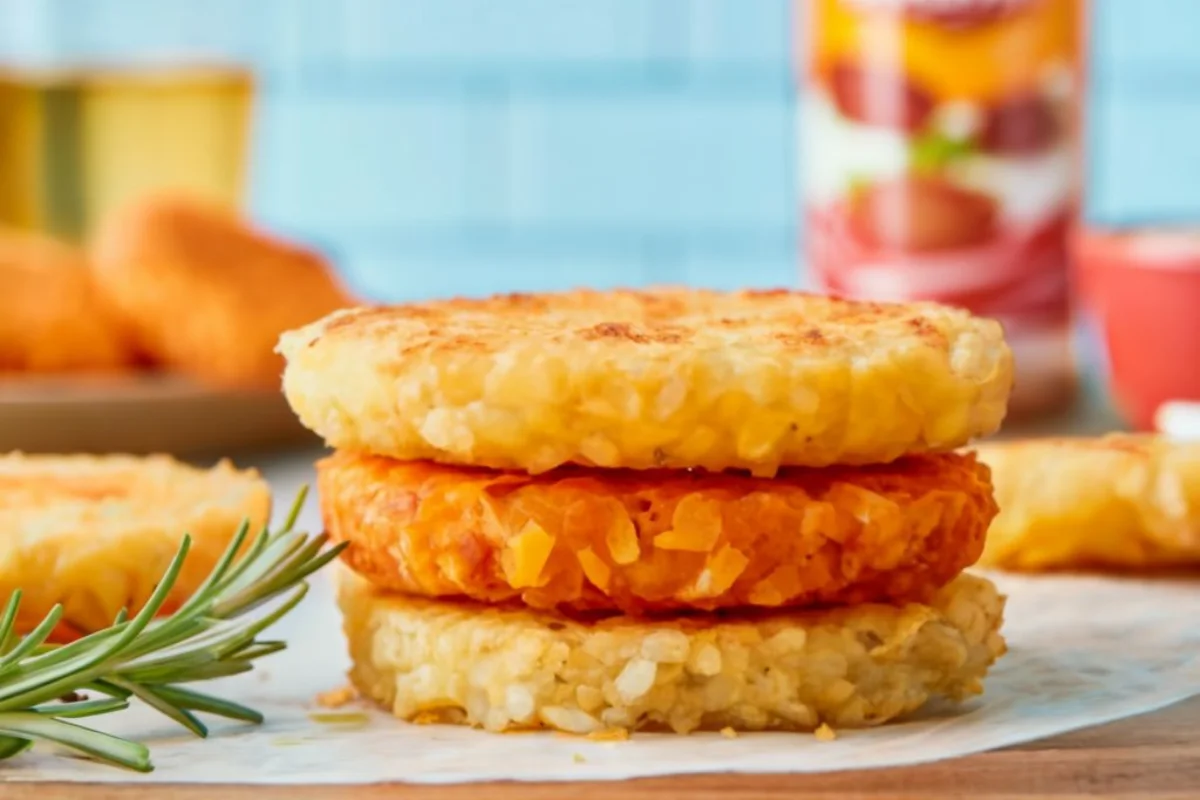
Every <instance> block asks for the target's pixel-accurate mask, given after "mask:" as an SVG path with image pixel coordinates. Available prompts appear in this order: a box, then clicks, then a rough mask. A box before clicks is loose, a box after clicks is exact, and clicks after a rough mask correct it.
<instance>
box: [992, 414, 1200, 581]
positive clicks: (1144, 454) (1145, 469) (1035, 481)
mask: <svg viewBox="0 0 1200 800" xmlns="http://www.w3.org/2000/svg"><path fill="white" fill-rule="evenodd" d="M979 456H980V458H981V459H983V460H984V461H986V462H987V463H988V464H989V465H991V467H992V474H993V476H994V480H995V483H996V499H997V501H998V503H999V505H1000V514H999V516H998V517H997V518H996V521H995V523H994V524H993V525H992V530H991V532H990V533H989V534H988V541H987V548H986V550H985V551H984V554H983V557H982V558H981V563H983V564H986V565H988V566H994V567H1001V568H1006V569H1013V570H1054V569H1076V568H1103V569H1139V568H1150V567H1182V566H1196V565H1200V444H1197V443H1182V442H1172V441H1170V440H1167V439H1165V438H1161V437H1158V436H1153V435H1130V434H1113V435H1109V436H1104V437H1100V438H1079V439H1061V438H1058V439H1030V440H1025V441H1014V442H998V443H992V444H988V445H986V446H981V447H980V448H979Z"/></svg>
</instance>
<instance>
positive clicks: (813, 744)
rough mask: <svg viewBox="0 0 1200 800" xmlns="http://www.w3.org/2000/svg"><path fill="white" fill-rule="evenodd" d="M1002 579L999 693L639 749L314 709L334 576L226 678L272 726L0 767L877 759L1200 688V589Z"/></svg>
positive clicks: (992, 738) (502, 773) (635, 743)
mask: <svg viewBox="0 0 1200 800" xmlns="http://www.w3.org/2000/svg"><path fill="white" fill-rule="evenodd" d="M992 577H993V578H994V579H995V580H996V581H997V583H998V584H999V585H1000V587H1001V588H1002V589H1003V590H1004V591H1005V592H1007V593H1008V595H1009V606H1008V614H1007V616H1008V622H1007V624H1006V628H1005V629H1006V631H1007V637H1008V640H1009V645H1010V652H1009V654H1008V655H1007V656H1005V657H1004V658H1003V659H1001V661H1000V662H999V663H998V664H997V665H996V667H995V669H994V671H993V672H992V674H991V675H990V677H989V678H988V680H987V684H986V686H987V691H986V693H985V694H984V696H983V697H981V698H979V699H978V700H976V701H974V702H972V703H969V704H967V705H965V706H963V707H959V708H935V709H930V710H929V711H928V712H927V713H925V714H924V715H923V718H920V719H915V720H913V721H910V722H905V723H902V724H895V725H888V726H884V727H882V728H877V729H873V730H868V731H842V732H840V735H839V737H838V738H837V739H836V740H835V741H831V742H822V741H818V740H817V739H816V738H815V737H813V736H811V735H808V734H781V733H773V734H754V735H741V736H739V737H737V738H735V739H726V738H724V737H722V736H720V735H716V734H693V735H691V736H687V737H680V736H672V735H663V734H658V735H649V734H647V735H641V734H639V735H634V736H633V737H632V738H631V739H630V740H628V741H624V742H594V741H589V740H586V739H579V738H574V737H564V736H561V735H555V734H540V733H538V734H533V733H530V734H513V735H495V734H487V733H482V732H478V731H472V730H466V729H461V728H455V727H449V726H419V725H409V724H405V723H402V722H399V721H396V720H394V719H392V718H390V717H388V716H386V715H384V714H382V713H380V712H376V711H373V710H370V709H367V708H366V707H365V706H361V707H360V706H359V705H357V704H355V705H352V706H349V707H344V708H342V709H339V711H338V712H337V714H338V715H344V716H345V717H346V718H347V720H348V721H344V722H334V721H331V720H332V719H333V718H334V717H331V716H330V712H328V711H327V710H326V709H320V708H318V707H316V705H315V704H314V702H313V698H314V696H315V695H316V694H317V693H319V692H322V691H325V690H329V689H332V688H336V687H338V686H339V685H341V684H343V683H344V680H343V678H342V674H343V672H344V670H345V667H346V660H345V656H344V655H343V652H342V643H341V638H340V634H339V631H338V619H337V613H336V611H335V610H334V607H333V600H332V596H331V595H332V591H331V587H330V586H329V581H328V580H326V579H321V580H319V581H318V582H317V584H316V585H315V586H314V590H315V591H314V592H313V594H312V595H311V596H310V597H309V599H308V600H307V601H306V602H305V604H304V605H303V606H302V607H301V608H300V609H298V610H297V612H296V613H295V615H294V616H292V617H290V618H289V619H287V620H285V622H284V623H283V624H282V626H281V628H282V630H279V631H278V633H281V634H284V635H285V636H287V638H288V639H289V640H290V641H291V642H292V643H293V644H292V649H290V650H288V651H286V652H285V653H283V654H280V655H278V656H274V657H272V658H270V659H268V660H265V661H263V662H262V664H263V666H262V667H261V668H260V669H259V670H258V671H257V672H255V673H250V674H248V675H243V676H238V677H236V678H232V679H229V680H226V681H222V682H221V684H220V685H219V689H220V692H219V693H221V694H223V695H225V696H228V697H230V698H231V699H235V700H238V701H241V702H245V703H248V704H250V705H252V706H254V707H256V708H258V709H260V710H262V711H263V712H265V713H266V715H267V722H266V724H264V725H263V726H261V727H250V726H243V725H237V724H223V723H215V724H214V725H213V726H212V735H211V738H209V739H208V740H207V741H199V740H196V739H193V738H191V737H190V736H189V735H187V734H185V733H182V732H180V731H179V730H178V729H175V728H173V727H172V726H171V725H170V724H169V723H167V722H165V721H164V720H162V719H161V718H159V717H157V716H155V715H154V714H153V713H151V712H149V711H147V710H145V709H136V710H131V711H129V712H125V713H123V714H120V715H114V716H113V717H112V718H109V719H105V718H100V719H98V720H96V722H97V723H98V724H100V723H103V727H104V728H105V729H106V730H109V731H112V732H115V733H120V734H122V735H125V736H131V737H137V738H140V739H142V740H143V741H146V742H147V743H148V744H150V746H151V748H152V752H153V756H154V763H155V765H156V770H155V772H153V773H151V774H149V775H145V776H143V775H134V774H132V773H128V772H124V771H120V770H115V769H112V768H105V767H101V766H97V765H95V764H91V763H88V762H86V761H82V760H76V759H62V758H55V757H54V756H53V754H51V753H48V752H42V753H39V752H37V750H36V749H35V751H33V752H32V753H30V754H27V755H24V756H22V757H19V758H18V759H16V760H13V761H10V762H8V763H7V764H5V765H3V766H0V780H2V779H8V780H71V781H131V780H132V781H137V782H201V783H204V782H210V783H211V782H250V783H300V784H312V783H341V782H345V783H371V782H381V781H393V780H403V781H411V782H422V783H449V782H463V781H482V780H489V779H508V780H597V779H620V778H632V777H645V776H653V775H671V774H684V773H700V772H745V773H754V772H759V773H769V772H821V771H831V770H839V769H863V768H868V767H883V766H895V765H903V764H915V763H919V762H925V761H932V760H936V759H943V758H951V757H954V756H960V755H965V754H968V753H974V752H978V751H982V750H990V749H994V748H998V747H1004V746H1006V745H1011V744H1016V743H1019V742H1025V741H1029V740H1033V739H1037V738H1041V737H1046V736H1051V735H1054V734H1057V733H1062V732H1065V731H1068V730H1072V729H1076V728H1080V727H1084V726H1088V725H1094V724H1098V723H1103V722H1107V721H1111V720H1114V719H1119V718H1121V717H1127V716H1131V715H1134V714H1139V713H1142V712H1146V711H1151V710H1154V709H1157V708H1161V707H1163V706H1165V705H1168V704H1170V703H1172V702H1175V701H1178V700H1181V699H1183V698H1185V697H1188V696H1190V695H1192V694H1195V693H1200V622H1197V621H1198V620H1200V583H1197V582H1190V583H1189V582H1184V581H1170V582H1145V581H1132V580H1117V579H1099V578H1023V577H1022V578H1015V577H1010V576H992ZM213 688H214V689H215V688H217V686H213ZM360 708H362V709H363V710H365V713H361V714H360V713H357V712H358V711H359V710H360Z"/></svg>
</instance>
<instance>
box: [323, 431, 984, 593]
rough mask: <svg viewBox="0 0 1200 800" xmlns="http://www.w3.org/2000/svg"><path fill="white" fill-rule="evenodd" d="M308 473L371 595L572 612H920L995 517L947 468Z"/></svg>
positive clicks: (334, 463)
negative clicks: (856, 608) (881, 607)
mask: <svg viewBox="0 0 1200 800" xmlns="http://www.w3.org/2000/svg"><path fill="white" fill-rule="evenodd" d="M318 475H319V477H318V480H319V486H320V493H321V508H322V513H323V516H324V521H325V526H326V529H327V530H328V531H329V533H330V535H331V536H332V537H333V538H334V539H335V540H337V541H346V542H349V543H350V544H349V547H348V548H347V550H346V551H345V553H344V558H345V560H346V562H347V563H348V564H349V565H350V566H351V567H352V568H353V569H355V570H356V571H357V572H358V573H359V574H361V575H363V576H365V577H366V578H368V579H369V580H370V581H372V582H373V583H375V584H376V585H378V586H380V587H382V588H384V589H388V590H395V591H400V592H406V593H411V594H420V595H426V596H430V597H441V596H466V597H469V598H472V599H475V600H479V601H484V602H497V601H506V600H516V599H519V600H521V601H523V602H525V603H526V604H528V605H530V606H532V607H535V608H553V607H557V608H561V609H568V610H576V611H584V610H587V611H596V610H603V611H622V612H626V613H631V614H637V613H646V612H656V611H670V610H677V609H706V610H707V609H716V608H723V607H736V606H770V607H775V606H808V605H818V604H831V603H858V602H865V601H873V600H881V601H893V600H917V601H923V600H926V599H928V597H930V596H931V594H932V593H933V592H934V591H936V590H937V589H938V588H939V587H941V586H943V585H944V584H945V583H947V582H948V581H950V580H951V579H952V578H954V576H955V575H957V574H959V572H961V571H962V570H963V569H964V568H965V567H967V566H969V565H970V564H972V563H973V562H974V561H975V559H976V558H977V557H978V556H979V553H980V550H981V549H982V547H983V538H984V533H985V531H986V530H987V526H988V523H990V522H991V520H992V517H993V516H994V514H995V512H996V507H995V504H994V502H993V501H992V491H991V484H990V482H989V479H988V472H987V469H986V468H985V467H983V466H981V465H979V464H977V463H976V462H975V459H974V457H972V456H962V455H955V454H946V455H938V456H914V457H911V458H908V459H905V460H902V461H900V462H897V463H895V464H893V465H890V466H877V467H861V468H836V467H835V468H828V469H822V470H800V469H796V470H786V471H784V472H782V473H780V474H779V475H778V476H777V477H776V478H774V479H772V480H765V479H756V478H750V477H739V476H733V475H719V476H718V475H708V474H703V473H700V474H687V473H671V472H650V473H637V472H614V471H600V470H560V471H555V472H552V473H547V474H543V475H539V476H536V477H531V476H528V475H518V474H501V473H494V472H490V471H486V470H472V469H464V468H453V467H445V466H439V465H435V464H432V463H429V462H400V461H392V460H389V459H386V458H381V457H375V456H358V455H353V454H348V453H338V454H335V455H334V456H332V457H330V458H327V459H325V460H323V461H321V462H320V463H319V464H318Z"/></svg>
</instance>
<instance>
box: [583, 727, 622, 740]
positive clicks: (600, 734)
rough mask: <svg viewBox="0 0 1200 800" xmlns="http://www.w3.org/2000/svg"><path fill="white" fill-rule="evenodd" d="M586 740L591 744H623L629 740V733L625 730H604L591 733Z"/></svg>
mask: <svg viewBox="0 0 1200 800" xmlns="http://www.w3.org/2000/svg"><path fill="white" fill-rule="evenodd" d="M587 738H588V739H589V740H591V741H593V742H623V741H625V740H626V739H628V738H629V731H628V730H627V729H626V728H605V729H604V730H602V731H592V732H591V733H589V734H588V735H587Z"/></svg>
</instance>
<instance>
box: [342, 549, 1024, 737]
mask: <svg viewBox="0 0 1200 800" xmlns="http://www.w3.org/2000/svg"><path fill="white" fill-rule="evenodd" d="M343 573H344V574H342V575H341V576H340V577H341V578H342V580H341V581H340V584H339V594H340V604H341V608H342V612H343V614H344V620H345V632H346V636H347V638H348V640H349V644H350V656H351V660H352V662H353V667H352V668H351V671H350V677H351V680H352V681H353V683H354V684H355V686H356V687H357V688H358V689H359V691H360V692H362V694H363V695H364V696H367V697H370V698H372V699H374V700H375V701H377V702H379V703H382V704H383V705H384V706H385V707H387V708H389V709H390V710H391V711H392V712H393V713H394V714H395V715H396V716H398V717H401V718H404V719H414V718H415V719H418V720H439V721H445V722H454V723H464V724H469V725H476V726H481V727H484V728H487V729H488V730H493V731H502V730H507V729H512V728H517V729H521V728H556V729H559V730H563V731H568V732H571V733H581V734H582V733H595V732H599V731H603V730H607V729H626V730H632V729H638V728H658V729H663V728H665V729H669V730H673V731H676V732H679V733H686V732H688V731H692V730H696V729H710V730H715V729H721V728H724V727H726V726H729V727H732V728H734V729H737V730H771V729H775V730H813V729H815V728H816V727H817V726H818V725H820V724H821V723H826V724H828V725H832V726H834V727H847V728H848V727H864V726H870V725H878V724H880V723H884V722H887V721H888V720H891V719H895V718H896V717H898V716H900V715H901V714H904V713H907V712H910V711H913V710H914V709H917V708H919V707H920V706H922V705H923V704H924V703H925V702H926V701H927V700H929V699H931V698H934V697H946V698H949V699H951V700H962V699H963V698H965V697H968V696H970V695H975V694H978V693H980V692H981V691H982V683H981V681H982V679H983V677H984V675H985V674H986V673H987V671H988V668H989V667H990V666H991V665H992V663H993V662H994V661H995V660H996V659H997V658H998V657H999V656H1001V655H1002V654H1003V653H1004V650H1005V645H1004V640H1003V639H1002V638H1001V636H1000V633H999V628H1000V624H1001V620H1002V616H1003V609H1004V600H1003V598H1002V597H1001V596H1000V595H999V594H997V592H996V588H995V587H994V586H993V585H992V584H991V583H990V582H988V581H987V580H984V579H983V578H978V577H974V576H968V575H964V576H961V577H959V578H958V579H956V580H955V581H954V582H953V583H951V584H949V585H948V586H946V587H944V588H943V589H942V590H941V591H939V592H938V593H937V594H936V595H935V596H934V598H933V599H932V601H931V602H930V604H929V605H919V604H915V603H914V604H909V605H904V606H892V605H875V604H867V605H860V606H853V607H848V608H837V609H830V610H821V611H806V612H773V613H770V614H761V615H755V616H750V617H724V618H722V617H703V616H700V617H691V618H688V617H682V618H675V619H671V620H664V621H655V622H641V621H637V620H633V619H630V618H628V617H610V618H608V619H606V620H603V621H599V622H594V623H580V622H576V621H572V620H570V619H566V618H563V617H559V616H557V615H555V614H553V613H550V612H544V611H530V610H528V609H522V608H516V609H513V608H495V607H489V606H480V605H475V604H470V603H453V602H448V601H444V600H428V599H424V598H411V597H404V596H401V595H394V594H388V593H385V592H380V591H379V590H378V589H375V588H373V587H372V586H371V585H370V584H369V583H367V582H366V581H364V580H362V579H361V578H359V577H357V576H355V575H353V574H351V573H348V572H346V571H343Z"/></svg>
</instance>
